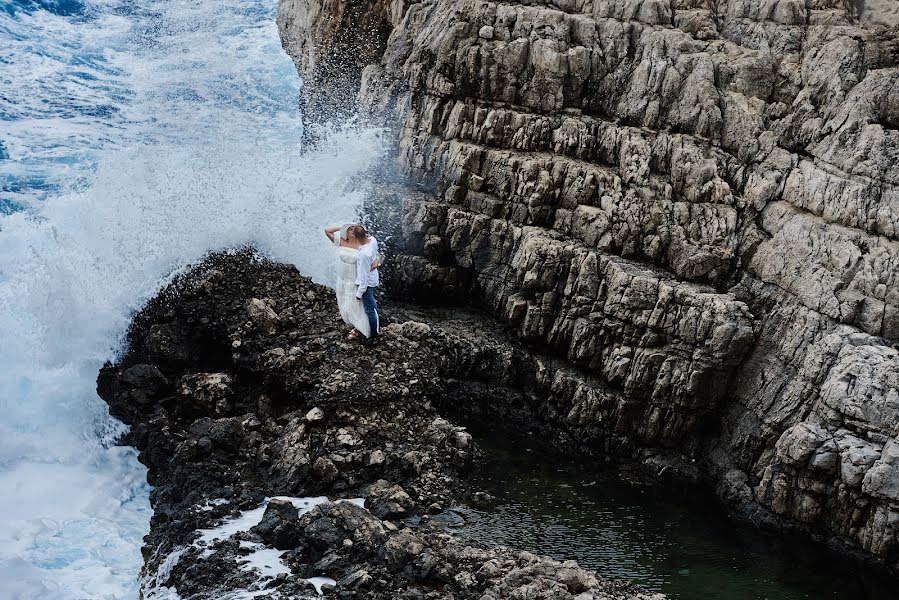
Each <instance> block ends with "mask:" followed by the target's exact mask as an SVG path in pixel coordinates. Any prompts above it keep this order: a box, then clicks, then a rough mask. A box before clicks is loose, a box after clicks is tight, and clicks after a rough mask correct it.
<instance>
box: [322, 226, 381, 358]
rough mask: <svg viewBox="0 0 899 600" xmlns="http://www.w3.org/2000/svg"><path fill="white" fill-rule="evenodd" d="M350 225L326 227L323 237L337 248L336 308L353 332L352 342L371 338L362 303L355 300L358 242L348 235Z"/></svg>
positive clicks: (351, 335) (369, 326)
mask: <svg viewBox="0 0 899 600" xmlns="http://www.w3.org/2000/svg"><path fill="white" fill-rule="evenodd" d="M351 227H353V224H352V223H348V224H346V225H341V226H337V227H326V228H325V235H327V236H328V239H329V240H331V242H332V243H333V244H334V245H335V246H337V285H336V291H337V308H338V309H340V316H341V318H343V322H344V323H346V324H347V325H350V326H351V327H354V329H353V331H352V332H350V335H349V336H348V337H349V339H351V340H354V339H357V338H359V337H360V336H363V335H364V336H365V337H371V325H369V322H368V316H367V315H366V314H365V308H364V307H363V306H362V301H361V300H358V299H357V298H356V257H357V256H358V254H359V242H358V241H357V240H356V238H355V237H354V236H352V235H350V228H351Z"/></svg>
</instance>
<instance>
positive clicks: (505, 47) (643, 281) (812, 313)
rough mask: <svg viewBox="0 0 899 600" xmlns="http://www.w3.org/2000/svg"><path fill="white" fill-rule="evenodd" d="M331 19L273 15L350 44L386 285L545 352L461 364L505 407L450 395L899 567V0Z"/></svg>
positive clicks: (431, 12)
mask: <svg viewBox="0 0 899 600" xmlns="http://www.w3.org/2000/svg"><path fill="white" fill-rule="evenodd" d="M335 4H336V5H346V4H349V3H339V2H338V3H331V2H322V1H320V0H281V2H280V7H281V10H280V12H279V25H280V29H281V35H282V39H283V40H284V43H285V49H286V50H287V51H288V53H290V54H291V55H292V56H293V57H294V59H295V61H296V63H297V66H298V68H299V70H300V73H301V75H303V76H307V75H311V74H314V73H321V72H327V71H328V68H329V67H328V66H327V65H322V63H315V62H314V61H309V60H306V59H305V58H304V56H306V54H304V52H307V51H308V49H309V48H315V47H318V48H328V47H331V46H332V45H333V44H335V43H339V44H343V45H346V46H349V47H353V45H354V44H356V45H357V46H358V47H360V48H363V49H364V52H360V53H359V54H358V55H357V57H358V60H357V61H356V62H354V63H353V69H352V73H353V76H356V80H355V86H351V87H354V89H355V90H358V92H359V101H360V102H359V106H360V108H361V109H362V111H363V112H364V113H365V114H367V115H368V116H369V117H370V119H371V120H372V121H373V122H375V123H376V124H383V125H385V126H387V127H388V128H390V129H391V130H392V131H393V132H394V133H395V140H396V152H395V158H396V160H395V161H393V162H391V164H389V165H387V170H388V171H390V172H391V173H392V174H393V175H394V176H395V177H394V181H395V185H394V186H393V187H385V186H381V187H380V189H379V190H378V192H377V193H376V194H374V197H373V198H372V199H371V201H370V203H369V206H368V212H369V215H370V218H371V219H372V222H373V223H376V224H377V225H379V226H380V227H381V228H382V229H384V230H388V229H390V230H391V231H392V232H395V235H394V237H393V239H392V241H391V243H392V251H393V252H394V254H395V256H394V257H392V261H391V267H392V269H393V270H392V273H388V277H386V280H387V283H388V285H389V286H390V287H391V289H392V291H393V292H394V293H395V295H396V296H397V297H402V298H405V299H414V300H419V301H422V302H427V303H443V304H454V303H455V304H459V303H467V302H473V303H474V304H477V305H478V306H480V307H481V308H483V309H484V310H485V311H486V312H489V313H491V314H493V315H494V316H496V317H497V318H498V319H499V321H500V322H502V323H504V324H506V325H508V326H509V327H510V328H511V330H512V331H513V332H514V335H515V337H516V338H517V339H518V340H520V341H523V342H525V343H526V344H527V345H528V346H529V347H530V348H531V349H532V351H533V352H532V353H531V354H528V353H526V352H524V353H522V352H519V351H518V350H514V351H513V350H505V351H504V350H499V354H496V353H495V352H494V353H492V354H491V353H484V354H483V355H482V356H481V359H480V360H482V361H485V362H486V364H487V365H489V366H482V365H481V364H480V363H479V362H478V361H471V363H470V364H469V367H470V368H469V374H470V375H471V376H472V377H471V378H470V379H472V380H474V381H486V382H488V383H490V384H491V385H492V384H500V386H501V387H502V386H505V387H506V388H507V389H509V390H511V391H510V394H511V395H510V396H509V395H507V396H506V397H507V398H511V397H512V396H515V397H516V400H515V401H514V402H513V401H511V400H510V401H508V402H506V401H503V400H499V401H496V402H493V403H492V404H491V403H490V402H483V401H480V400H479V401H477V402H472V403H470V404H469V403H457V404H460V405H462V406H463V407H464V410H469V411H471V410H473V409H472V408H470V407H472V406H476V407H478V408H477V410H478V411H479V412H480V414H492V415H493V416H494V417H496V418H504V419H507V420H509V421H512V422H515V423H518V424H528V423H533V422H535V421H536V422H538V423H540V424H541V426H542V427H545V428H547V429H548V430H549V431H550V432H551V433H550V435H551V436H552V437H554V438H556V439H557V441H558V442H559V443H560V444H561V445H566V446H570V447H572V448H574V449H577V450H578V451H580V452H583V453H587V454H595V455H601V456H608V455H624V456H631V457H633V456H638V457H642V458H643V459H644V460H645V462H646V463H647V464H648V465H653V466H655V467H656V469H655V470H656V471H657V472H659V473H682V474H684V475H686V476H688V477H695V478H701V479H707V480H709V481H710V482H711V483H712V484H713V485H714V486H715V487H716V488H717V489H718V491H719V494H720V496H721V497H722V498H723V499H725V501H727V502H728V503H729V504H730V505H731V507H732V508H733V509H734V510H735V511H736V512H738V513H740V514H742V515H744V516H747V517H749V518H752V519H753V521H755V522H758V523H762V524H766V525H769V526H771V527H773V528H775V529H780V528H784V527H789V528H799V529H803V530H806V531H809V532H810V533H812V534H813V535H815V536H816V537H818V538H820V539H826V540H830V541H833V542H836V543H839V544H840V545H841V546H842V547H844V548H846V549H849V550H851V551H853V552H855V551H858V552H859V553H861V554H862V555H864V556H868V557H875V558H876V559H877V560H880V561H883V562H885V563H887V564H889V565H891V566H893V567H896V565H897V564H899V493H896V492H897V491H899V490H897V486H896V484H895V480H896V479H895V477H894V475H895V472H894V470H895V466H894V465H895V464H896V461H895V460H894V456H893V454H894V452H893V448H894V446H895V444H896V443H897V440H899V438H897V436H899V412H897V410H896V408H897V405H899V399H897V398H899V397H897V391H896V390H897V389H899V353H897V350H896V344H897V343H899V279H897V273H899V229H897V224H899V209H897V207H899V171H897V164H899V161H897V159H899V129H897V127H899V104H897V101H896V99H897V98H899V28H897V26H896V24H897V18H896V15H897V10H896V8H895V6H894V4H895V3H891V2H882V1H878V2H865V3H852V2H844V1H843V0H822V1H813V2H793V1H790V0H784V1H778V2H768V3H762V2H718V3H703V2H692V1H688V2H669V1H667V0H661V1H656V0H649V1H642V2H639V1H638V2H613V1H607V0H534V1H530V0H528V1H524V0H521V1H504V2H493V1H484V0H419V1H401V0H398V1H394V2H380V1H374V0H368V1H364V2H358V3H355V4H354V6H355V7H356V9H357V11H358V12H359V13H360V14H362V15H364V19H363V20H362V21H361V22H364V23H366V24H368V23H377V24H378V31H380V32H384V31H389V32H390V34H389V37H387V38H384V37H378V38H377V40H378V42H377V44H373V43H372V42H371V40H372V39H373V38H372V37H371V36H370V35H367V34H366V33H365V32H366V29H365V28H364V27H354V26H353V24H352V23H348V22H347V20H346V15H347V14H349V13H348V12H347V10H346V8H345V7H344V8H335ZM334 11H337V13H335V12H334ZM338 13H339V15H340V18H334V15H335V14H338ZM354 40H355V41H354ZM363 55H364V58H363ZM362 63H365V65H362ZM348 72H349V71H347V70H343V71H341V73H344V74H345V73H348ZM349 79H351V77H350V78H348V79H347V80H346V81H345V82H344V83H345V84H346V85H350V83H351V82H350V81H349ZM391 228H392V229H391ZM522 365H528V367H527V368H523V367H522ZM530 367H534V369H533V370H531V369H530ZM515 378H522V379H525V380H527V381H528V382H529V383H530V384H531V386H532V387H531V389H533V390H536V391H535V392H534V393H520V386H518V385H514V384H511V383H510V382H513V381H514V379H515ZM506 384H509V385H506ZM460 387H461V388H463V389H462V390H461V392H460V393H465V390H470V389H472V387H473V384H472V383H465V384H460ZM515 390H519V391H515ZM475 396H477V397H478V398H483V397H484V395H483V394H480V395H478V394H472V395H471V398H472V400H475V399H476V398H475ZM546 398H551V399H552V400H551V401H545V400H544V399H546ZM644 455H646V456H644Z"/></svg>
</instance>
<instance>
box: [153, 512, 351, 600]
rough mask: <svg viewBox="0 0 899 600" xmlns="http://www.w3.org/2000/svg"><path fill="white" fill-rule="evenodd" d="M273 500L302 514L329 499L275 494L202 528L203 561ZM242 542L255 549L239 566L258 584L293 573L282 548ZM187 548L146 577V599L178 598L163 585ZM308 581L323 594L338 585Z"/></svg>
mask: <svg viewBox="0 0 899 600" xmlns="http://www.w3.org/2000/svg"><path fill="white" fill-rule="evenodd" d="M272 500H282V501H285V502H290V503H291V504H293V506H294V507H295V508H296V509H297V512H298V513H299V515H300V516H303V515H304V514H306V513H308V512H309V511H310V510H312V509H313V508H315V507H316V506H318V505H320V504H323V503H325V502H328V498H326V497H325V496H315V497H310V498H296V497H292V496H274V497H270V498H266V499H265V500H264V501H263V502H262V503H261V504H260V505H259V506H257V507H256V508H253V509H250V510H245V511H242V512H241V513H239V514H238V515H236V516H234V517H230V518H227V519H225V520H224V521H223V522H222V523H221V524H220V525H218V526H216V527H212V528H209V529H202V530H200V532H199V533H200V536H199V537H198V538H197V539H196V540H195V541H194V543H193V545H194V546H195V547H197V548H201V549H202V550H203V552H202V553H201V555H200V560H202V559H203V558H208V557H210V556H212V554H213V553H214V551H215V550H214V546H215V544H216V543H217V542H220V541H223V540H227V539H229V538H231V537H232V536H234V535H237V534H238V533H241V532H248V531H249V530H250V529H252V528H253V527H255V526H256V525H258V524H259V523H260V522H261V521H262V517H263V515H264V514H265V509H266V508H267V507H268V504H269V502H271V501H272ZM224 502H226V501H224V500H212V501H210V502H207V503H206V504H204V505H201V506H200V507H198V508H200V509H202V508H203V507H205V506H208V505H210V504H213V505H215V504H222V503H224ZM337 502H349V503H350V504H355V505H356V506H364V503H365V501H364V499H362V498H347V499H340V500H337ZM239 545H240V547H241V548H245V549H247V550H252V552H250V554H248V555H246V556H244V557H242V558H240V559H238V561H237V562H238V567H239V568H240V569H241V570H243V571H254V572H255V573H256V574H257V575H258V577H259V579H258V580H257V584H256V585H257V586H259V587H264V584H265V583H266V582H268V581H269V580H271V579H273V578H275V577H277V576H278V575H282V574H283V575H288V574H290V572H291V571H290V567H288V566H287V564H286V563H285V562H284V561H283V559H282V558H281V557H282V555H283V554H284V551H283V550H276V549H274V548H268V547H266V546H265V545H263V544H260V543H257V542H249V541H247V540H241V541H240V543H239ZM185 551H186V549H185V548H179V549H177V550H175V551H173V552H171V553H170V554H169V555H168V556H167V557H166V558H165V560H163V561H162V563H161V564H160V566H159V569H158V571H157V573H156V574H155V575H154V576H153V577H145V578H144V580H143V581H142V582H141V592H142V593H143V596H144V598H146V599H147V600H178V594H177V592H176V591H175V590H174V589H173V588H171V587H166V586H165V585H163V584H164V583H165V582H166V581H167V580H168V578H169V575H171V572H172V569H173V568H174V567H175V565H177V564H178V561H179V560H180V559H181V557H182V556H183V555H184V552H185ZM307 581H309V583H311V584H312V585H313V586H314V587H315V590H316V592H317V593H318V594H319V595H320V594H321V593H322V586H323V585H325V584H328V585H335V584H336V581H334V580H333V579H331V578H330V577H310V578H309V579H308V580H307ZM254 587H255V586H254ZM258 595H261V593H260V592H259V591H252V590H237V591H234V592H229V593H228V594H227V595H226V596H225V597H227V598H234V599H238V598H254V597H256V596H258Z"/></svg>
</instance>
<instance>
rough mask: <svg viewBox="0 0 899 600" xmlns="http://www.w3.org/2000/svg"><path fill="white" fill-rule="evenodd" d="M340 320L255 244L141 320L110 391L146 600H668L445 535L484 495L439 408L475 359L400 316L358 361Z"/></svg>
mask: <svg viewBox="0 0 899 600" xmlns="http://www.w3.org/2000/svg"><path fill="white" fill-rule="evenodd" d="M335 314H336V313H335V311H334V310H333V306H332V298H331V292H330V291H329V290H327V289H326V288H323V287H321V286H318V285H316V284H314V283H312V282H311V281H309V280H308V279H306V278H303V277H302V276H300V275H299V273H298V272H297V271H296V269H295V268H293V267H290V266H286V265H281V264H276V263H272V262H269V261H267V260H265V259H263V258H260V257H258V256H256V255H254V254H253V253H252V252H251V251H248V250H247V251H240V252H234V253H230V254H223V255H216V256H213V257H211V258H210V259H208V260H207V261H206V262H204V263H203V264H201V265H199V266H197V267H196V268H194V269H192V270H191V271H190V272H189V273H187V274H185V275H183V276H181V277H179V278H178V280H177V281H175V282H174V283H173V284H172V285H170V286H169V287H168V288H166V289H165V290H164V291H163V292H162V293H160V295H159V296H158V297H156V298H155V299H154V300H152V301H151V302H150V303H149V304H148V306H147V307H146V308H145V309H144V310H142V311H141V312H140V313H139V314H138V315H137V316H136V317H135V319H134V322H133V325H132V327H131V330H130V332H129V335H128V351H127V353H126V354H125V355H124V356H123V357H122V359H121V360H120V361H119V362H118V363H117V364H115V365H111V364H110V365H107V366H105V367H104V369H103V370H102V371H101V373H100V376H99V379H98V393H99V394H100V396H101V397H102V398H103V399H104V400H106V402H107V403H108V404H109V407H110V412H111V414H113V415H114V416H116V417H118V418H120V419H122V420H123V421H124V422H126V423H128V424H129V425H131V433H130V435H129V438H128V439H127V440H124V442H126V443H130V444H133V445H134V446H135V447H136V448H137V449H138V450H139V451H140V460H141V461H142V462H143V463H144V464H145V465H146V466H147V467H148V480H149V482H150V483H151V484H152V485H153V486H154V489H153V492H152V494H151V502H152V505H153V509H154V515H153V518H152V521H151V530H150V533H149V535H148V536H147V537H146V538H145V547H144V555H145V568H144V571H143V576H142V591H143V597H144V598H146V599H150V598H184V599H202V598H250V597H254V598H272V599H274V598H302V597H314V596H315V595H316V594H317V593H318V592H320V593H322V594H324V596H325V597H338V598H372V599H379V598H383V599H385V600H386V599H388V598H390V599H394V598H409V599H413V598H415V599H419V598H422V599H423V598H457V599H463V598H473V599H474V598H477V599H482V600H491V599H494V600H500V599H505V598H522V599H524V598H528V599H540V598H545V599H547V600H549V599H565V598H571V599H575V598H576V599H578V600H589V599H593V598H596V599H598V598H608V599H622V600H624V599H634V600H636V599H644V600H646V599H649V598H657V599H658V598H662V596H661V595H651V594H647V593H644V592H641V591H640V590H638V589H636V588H633V587H631V586H629V585H627V584H624V583H618V582H610V581H606V580H604V579H601V578H599V577H597V576H596V575H595V574H594V573H590V572H587V571H585V570H583V569H580V568H579V567H578V566H577V565H576V564H575V563H573V562H566V563H560V562H558V561H554V560H551V559H548V558H545V557H540V556H536V555H534V554H531V553H528V552H526V551H521V550H519V551H513V550H510V549H506V548H484V547H481V546H479V545H477V544H473V543H468V542H466V541H465V540H464V539H461V538H459V537H457V536H455V535H453V534H451V533H449V532H448V531H447V528H446V526H445V524H443V523H442V521H441V518H440V514H441V512H442V511H443V510H444V509H446V508H448V507H450V506H453V505H455V504H458V503H469V504H480V503H483V502H485V501H488V500H489V498H487V497H486V495H485V494H484V493H483V492H480V491H479V490H477V489H472V488H471V487H470V486H469V485H468V484H467V475H468V474H469V473H470V472H471V470H472V469H473V468H476V465H477V464H478V460H479V451H478V449H477V447H476V445H475V444H474V442H473V441H472V438H471V435H470V434H468V433H467V432H466V431H465V429H464V428H462V427H459V426H456V425H454V424H452V423H451V422H450V421H448V420H447V419H445V418H443V417H442V416H441V415H440V411H439V410H438V408H437V406H439V405H441V404H443V405H445V404H447V403H452V402H454V401H462V400H463V397H462V396H456V394H457V392H458V391H459V390H460V389H461V388H460V387H459V386H458V385H457V383H456V381H458V379H456V378H458V377H465V376H466V375H467V373H468V371H470V370H471V368H472V367H473V364H475V363H479V358H478V356H477V354H475V353H473V352H472V351H471V347H469V349H468V350H466V348H465V346H464V344H456V338H455V337H454V335H455V334H454V333H453V332H452V331H442V330H440V329H439V326H438V325H437V324H428V323H426V322H422V321H413V320H407V319H404V318H403V316H404V314H405V313H404V311H403V309H399V308H397V309H395V310H394V311H391V310H388V311H387V314H386V318H387V320H392V321H394V322H393V323H392V324H390V325H388V326H386V327H385V330H384V337H383V341H382V344H381V345H380V346H379V347H378V348H376V349H373V350H364V349H362V348H361V347H360V346H359V345H358V344H355V343H351V342H347V341H346V340H345V339H344V334H345V332H344V331H343V327H342V326H341V324H340V323H339V322H338V320H337V319H336V318H335ZM450 329H452V328H450ZM473 343H474V342H473V341H472V340H469V344H473ZM454 344H455V353H453V352H451V351H450V350H451V349H452V348H453V346H454ZM482 350H483V349H482ZM468 393H472V392H471V390H468ZM363 506H364V508H363ZM524 550H526V549H524ZM316 590H318V591H316Z"/></svg>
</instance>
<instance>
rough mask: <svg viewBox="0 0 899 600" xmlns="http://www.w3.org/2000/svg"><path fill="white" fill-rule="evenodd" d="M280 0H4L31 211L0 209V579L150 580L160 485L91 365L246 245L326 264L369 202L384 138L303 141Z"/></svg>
mask: <svg viewBox="0 0 899 600" xmlns="http://www.w3.org/2000/svg"><path fill="white" fill-rule="evenodd" d="M0 1H4V0H0ZM274 7H275V2H274V0H266V1H264V2H263V1H261V0H260V1H259V2H255V3H254V2H244V1H242V0H220V1H219V2H207V1H204V0H183V1H179V2H166V1H163V0H147V1H145V2H139V3H131V2H125V1H124V0H87V1H86V3H85V8H84V10H83V11H82V12H83V14H82V15H81V16H76V17H73V16H71V15H65V14H52V13H50V12H47V11H45V10H37V11H31V12H22V11H19V12H14V13H13V14H10V13H9V12H5V11H4V10H2V9H0V55H2V56H3V57H4V60H3V61H0V81H2V83H3V86H4V96H5V98H4V99H2V100H0V108H2V113H0V119H3V120H2V121H0V124H2V128H0V142H2V144H3V147H4V148H5V152H6V153H7V154H9V156H10V157H11V159H12V160H0V169H3V170H2V171H0V181H7V182H9V181H14V182H18V183H17V184H16V186H17V187H16V186H13V187H15V189H13V188H9V189H7V190H6V191H5V192H4V197H6V198H7V199H12V200H13V201H15V202H17V203H18V204H21V205H22V206H24V208H25V209H26V210H22V211H20V212H16V213H13V214H11V215H8V216H2V217H0V490H2V491H3V492H2V494H0V515H3V519H2V521H0V597H3V598H6V597H14V598H86V597H90V598H134V597H136V593H137V574H138V570H139V568H140V564H141V562H142V561H141V555H140V544H141V538H142V536H143V535H144V534H145V533H146V531H147V527H148V521H149V516H150V507H149V503H148V491H149V489H148V487H147V485H146V483H145V471H144V469H143V467H142V466H141V465H140V464H139V463H138V462H137V460H136V455H135V453H134V452H133V451H132V450H129V449H124V448H118V447H111V446H110V441H111V440H112V439H114V437H115V436H116V435H117V434H119V433H121V432H122V431H123V427H122V426H121V425H120V424H118V423H117V422H115V421H113V420H112V419H110V418H109V417H108V415H107V413H106V408H105V405H104V404H103V402H102V401H101V400H100V399H99V398H97V396H96V393H95V391H94V389H95V378H96V374H97V370H98V368H99V367H100V366H101V365H102V363H103V362H104V361H105V360H108V359H111V358H114V356H115V355H116V352H118V351H119V349H120V343H121V339H122V335H123V332H124V331H125V328H126V327H127V324H128V321H129V319H130V317H131V315H132V313H133V311H134V310H136V309H137V308H139V307H140V306H141V305H142V303H143V302H145V300H146V299H147V298H148V297H150V296H151V295H152V294H153V293H154V292H156V291H157V290H158V289H159V287H160V286H161V285H163V284H164V283H165V282H166V280H167V278H169V277H170V276H171V275H172V274H173V273H174V272H176V271H177V270H178V269H180V268H182V267H183V266H184V265H186V264H189V263H191V262H195V261H197V260H199V259H201V258H202V257H203V256H204V255H205V254H206V253H208V252H209V251H212V250H216V249H222V248H228V247H233V246H238V245H242V244H247V243H252V244H255V245H256V246H257V247H258V248H259V249H260V250H261V251H262V252H264V253H267V254H269V255H270V256H272V257H274V258H276V259H279V260H285V261H289V262H294V263H296V264H297V265H298V266H299V267H300V269H301V271H303V272H304V273H306V274H309V275H312V276H314V277H315V278H316V279H317V280H319V281H327V280H328V277H329V271H328V265H329V264H330V255H329V248H328V246H327V242H326V241H325V240H324V237H323V236H320V234H319V233H318V228H319V226H320V225H322V224H323V223H331V222H338V221H341V220H344V219H350V218H352V217H353V216H354V214H355V212H356V210H357V207H358V204H359V202H360V200H361V197H362V186H364V181H362V180H360V179H359V177H360V174H361V173H363V172H365V170H366V169H368V168H369V167H370V166H371V165H372V164H374V162H375V161H376V160H377V158H378V157H379V155H380V152H381V148H382V145H381V140H380V137H379V133H378V132H376V131H360V130H355V129H347V130H343V131H341V130H337V131H335V132H334V133H333V134H332V135H331V136H330V138H329V139H328V141H327V143H325V144H323V146H322V149H320V150H316V151H314V152H311V153H307V154H302V153H301V152H300V144H299V139H300V134H301V124H300V122H299V118H298V115H297V114H296V110H295V107H296V93H297V91H298V89H299V82H298V80H297V78H296V74H295V72H294V71H293V66H292V64H291V63H290V61H289V60H288V59H287V58H286V57H285V56H284V54H283V52H282V51H281V48H280V43H279V41H278V38H277V32H276V30H275V26H274ZM85 15H86V16H85ZM7 57H10V58H11V60H7ZM76 72H77V73H82V72H83V75H75V73H76ZM104 106H105V107H108V110H107V109H104V110H99V111H92V110H90V109H91V108H92V107H94V108H96V107H104ZM29 178H31V179H41V178H43V180H45V182H48V183H47V185H43V184H42V185H35V186H33V187H30V188H29V187H28V185H25V184H22V181H23V180H28V181H30V180H31V179H29ZM26 183H27V182H26ZM0 200H2V198H0ZM0 208H2V206H0Z"/></svg>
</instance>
